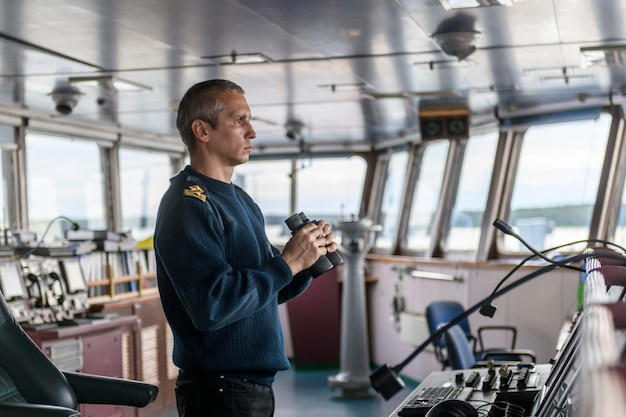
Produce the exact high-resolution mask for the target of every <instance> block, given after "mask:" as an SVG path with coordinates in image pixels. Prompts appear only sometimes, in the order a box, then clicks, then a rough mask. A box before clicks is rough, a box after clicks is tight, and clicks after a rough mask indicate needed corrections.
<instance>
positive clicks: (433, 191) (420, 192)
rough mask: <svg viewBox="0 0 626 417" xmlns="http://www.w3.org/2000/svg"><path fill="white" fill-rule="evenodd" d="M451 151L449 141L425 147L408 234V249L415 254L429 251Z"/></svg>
mask: <svg viewBox="0 0 626 417" xmlns="http://www.w3.org/2000/svg"><path fill="white" fill-rule="evenodd" d="M449 147H450V142H449V141H447V140H441V141H436V142H430V143H428V144H427V145H425V149H424V152H423V154H422V157H421V158H420V168H419V176H418V178H417V185H416V187H415V191H414V193H413V200H412V203H411V211H410V216H409V222H408V227H407V230H406V248H407V249H409V250H411V251H425V250H427V249H428V247H429V245H430V241H431V238H432V235H431V226H432V224H433V219H434V217H435V213H436V211H437V208H438V205H439V197H440V195H441V186H442V182H443V176H444V172H445V168H446V160H447V157H448V148H449Z"/></svg>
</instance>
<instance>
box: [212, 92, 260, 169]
mask: <svg viewBox="0 0 626 417" xmlns="http://www.w3.org/2000/svg"><path fill="white" fill-rule="evenodd" d="M220 99H221V100H222V101H224V102H225V103H226V108H224V110H222V111H221V112H220V113H219V115H218V117H217V123H216V125H215V126H214V127H213V128H212V129H211V131H210V140H209V142H208V144H207V146H208V147H209V150H210V152H211V153H212V154H213V155H215V156H217V157H218V158H219V160H220V161H222V162H223V163H224V164H225V165H227V166H232V167H234V166H237V165H240V164H243V163H245V162H247V161H248V159H249V158H250V152H252V139H254V138H255V137H256V132H255V131H254V128H253V127H252V124H251V123H250V118H251V114H250V107H249V106H248V102H247V101H246V98H245V97H244V96H243V95H242V94H239V93H234V92H230V91H226V92H222V93H220Z"/></svg>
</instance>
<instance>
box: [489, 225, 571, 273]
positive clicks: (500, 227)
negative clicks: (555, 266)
mask: <svg viewBox="0 0 626 417" xmlns="http://www.w3.org/2000/svg"><path fill="white" fill-rule="evenodd" d="M493 225H494V226H495V227H496V229H498V230H499V231H501V232H502V233H504V234H506V235H509V236H513V237H514V238H515V239H517V240H519V241H520V243H521V244H522V245H524V246H526V247H527V248H528V250H530V251H531V252H532V253H533V254H535V255H536V256H538V257H540V258H541V259H543V260H545V261H546V262H550V263H554V260H553V259H550V258H548V257H547V256H546V255H544V254H543V253H542V252H539V251H538V250H537V249H535V248H533V247H532V245H531V244H530V243H528V242H526V241H525V240H524V238H523V237H521V236H520V235H519V234H517V233H516V232H515V230H513V227H511V226H510V225H509V224H508V223H505V222H504V221H503V220H502V219H500V218H497V219H496V220H495V221H494V222H493ZM567 266H568V267H570V268H571V269H576V270H578V271H582V269H581V268H576V267H571V266H570V265H567Z"/></svg>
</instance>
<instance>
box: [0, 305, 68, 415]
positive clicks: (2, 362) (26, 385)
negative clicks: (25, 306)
mask: <svg viewBox="0 0 626 417" xmlns="http://www.w3.org/2000/svg"><path fill="white" fill-rule="evenodd" d="M0 367H1V368H2V370H3V371H2V372H0V389H2V390H4V391H5V392H3V393H2V392H0V398H1V396H2V394H7V395H8V396H9V397H10V399H8V400H7V402H9V401H11V402H18V401H19V400H20V399H21V398H22V397H23V398H24V399H25V400H26V401H27V402H28V403H31V404H46V405H55V406H60V407H67V408H72V409H77V408H78V402H77V398H76V394H75V393H74V391H73V390H72V388H71V387H70V385H69V383H68V382H67V379H66V378H65V376H64V375H63V374H62V373H61V371H59V370H58V369H57V367H56V366H54V364H53V363H52V362H51V361H50V359H48V357H47V356H46V355H45V354H44V353H43V352H42V351H41V349H39V347H38V346H37V345H36V344H35V342H33V341H32V339H31V338H30V337H29V336H28V335H27V334H26V332H25V331H24V330H23V329H22V327H21V326H20V325H19V324H18V323H17V322H16V321H15V318H14V317H13V315H12V314H11V311H10V309H9V306H8V305H7V303H6V301H5V299H4V296H3V295H2V294H0ZM15 390H17V392H18V393H19V395H17V393H15ZM20 396H21V397H20Z"/></svg>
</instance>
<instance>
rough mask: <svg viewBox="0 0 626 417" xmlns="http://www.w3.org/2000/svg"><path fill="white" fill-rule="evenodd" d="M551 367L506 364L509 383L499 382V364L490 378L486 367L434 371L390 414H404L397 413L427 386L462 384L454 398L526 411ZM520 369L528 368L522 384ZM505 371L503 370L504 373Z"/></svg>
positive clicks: (459, 385)
mask: <svg viewBox="0 0 626 417" xmlns="http://www.w3.org/2000/svg"><path fill="white" fill-rule="evenodd" d="M551 368H552V365H549V364H542V365H535V366H534V367H532V368H517V367H515V366H509V367H508V368H507V369H508V370H510V371H511V374H509V377H510V378H509V379H508V386H507V383H506V382H503V383H502V384H501V379H500V370H501V368H500V367H495V368H494V369H493V371H495V374H494V376H493V377H491V378H490V377H489V370H488V369H487V368H476V369H466V370H458V371H438V372H433V373H431V374H430V375H428V377H426V379H424V381H422V383H421V384H419V385H418V386H417V387H416V388H415V389H414V390H413V391H412V392H411V394H409V395H408V396H407V397H406V398H405V399H404V400H403V401H402V402H401V403H400V405H398V407H396V409H395V410H394V411H393V412H392V413H391V414H390V415H389V417H398V416H399V415H402V414H404V413H401V414H399V413H400V412H401V411H402V410H403V409H404V408H405V407H406V406H407V405H408V403H409V402H411V401H412V400H413V399H414V398H415V397H416V396H418V395H419V394H421V393H422V392H423V391H424V390H425V389H426V388H428V387H448V386H458V387H462V390H461V393H460V394H459V395H458V396H457V398H458V399H463V400H466V401H468V402H469V403H470V404H472V405H473V406H474V407H475V408H479V407H480V408H481V409H484V410H486V411H487V410H489V409H490V408H491V407H493V405H494V404H495V403H500V402H502V403H504V402H507V403H510V404H515V405H518V406H520V407H523V408H525V409H526V410H527V411H529V408H530V407H532V405H533V403H534V402H535V400H536V398H537V397H538V394H539V392H540V391H541V390H542V388H543V387H544V385H545V382H546V379H547V378H548V375H549V373H550V370H551ZM523 369H526V370H527V371H524V372H528V378H527V379H526V381H527V382H526V383H525V384H523V383H522V384H520V383H519V381H520V379H522V377H523V376H524V372H523V371H522V370H523ZM504 371H505V370H503V371H502V372H503V373H505V372H504ZM474 373H475V374H477V375H476V376H475V381H476V382H475V383H474V384H473V385H472V384H470V383H469V382H468V381H470V380H471V377H472V374H474ZM468 385H469V386H468ZM415 415H419V411H416V413H415Z"/></svg>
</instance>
